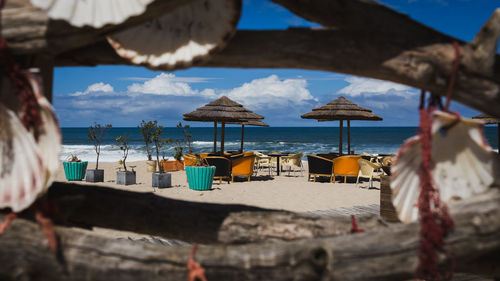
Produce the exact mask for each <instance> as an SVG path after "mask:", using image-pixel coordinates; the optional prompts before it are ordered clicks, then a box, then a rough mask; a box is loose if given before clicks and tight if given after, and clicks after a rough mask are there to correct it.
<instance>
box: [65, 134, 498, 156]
mask: <svg viewBox="0 0 500 281" xmlns="http://www.w3.org/2000/svg"><path fill="white" fill-rule="evenodd" d="M416 130H417V128H415V127H351V150H354V152H355V153H359V154H361V153H363V152H366V153H370V154H390V153H396V152H397V150H398V148H399V147H400V146H401V144H402V143H403V142H404V141H405V140H406V139H407V138H409V137H411V136H413V135H415V132H416ZM190 132H191V134H192V135H193V140H194V141H193V148H194V152H195V153H202V152H211V151H212V149H213V133H214V131H213V127H212V128H210V127H192V128H190ZM62 133H63V150H62V153H61V155H60V159H61V160H65V159H67V158H68V157H69V156H71V155H77V156H78V158H80V159H82V160H83V161H90V162H95V161H96V153H95V151H94V146H93V145H92V144H91V143H90V140H89V139H88V137H87V134H88V128H62ZM125 135H127V136H128V138H129V143H130V151H129V155H128V157H127V161H139V160H147V156H146V152H145V150H144V148H145V145H144V142H143V140H142V135H141V133H140V130H139V129H138V128H135V127H132V128H112V129H110V130H109V133H108V134H107V135H105V136H104V139H103V142H102V146H101V156H100V157H99V161H100V162H115V161H118V160H120V159H121V152H120V151H119V150H118V148H117V147H116V146H115V142H114V140H115V139H116V137H118V136H125ZM485 135H486V139H487V141H488V142H489V144H490V145H491V146H492V147H493V148H494V149H498V147H497V144H498V140H497V136H498V135H497V128H496V126H487V127H485ZM163 137H167V138H171V139H182V138H183V137H184V135H183V133H182V131H181V129H178V128H165V129H164V132H163ZM338 137H339V128H338V127H245V136H244V141H245V142H244V150H245V151H260V152H263V153H267V152H270V151H286V152H292V153H296V152H303V153H304V159H305V155H306V154H317V153H326V152H337V151H338V144H339V141H338ZM240 139H241V127H236V126H234V127H233V126H231V127H226V130H225V142H224V148H225V150H226V151H231V150H238V149H239V148H240ZM218 141H220V127H219V128H218ZM217 147H218V149H219V148H220V143H219V142H218V144H217ZM343 147H344V150H343V151H344V153H345V152H346V151H347V129H346V128H344V145H343ZM164 154H165V156H166V157H168V158H169V159H173V157H172V156H173V154H174V148H173V145H171V144H169V145H166V146H165V147H164ZM160 157H161V155H160Z"/></svg>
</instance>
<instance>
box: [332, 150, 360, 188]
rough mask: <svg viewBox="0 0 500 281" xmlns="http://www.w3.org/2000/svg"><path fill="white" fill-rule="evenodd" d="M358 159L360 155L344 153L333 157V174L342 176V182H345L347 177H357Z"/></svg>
mask: <svg viewBox="0 0 500 281" xmlns="http://www.w3.org/2000/svg"><path fill="white" fill-rule="evenodd" d="M358 159H361V155H345V156H340V157H337V158H335V159H333V162H334V165H333V173H334V176H341V177H344V183H346V182H347V177H357V176H358V173H359V163H358Z"/></svg>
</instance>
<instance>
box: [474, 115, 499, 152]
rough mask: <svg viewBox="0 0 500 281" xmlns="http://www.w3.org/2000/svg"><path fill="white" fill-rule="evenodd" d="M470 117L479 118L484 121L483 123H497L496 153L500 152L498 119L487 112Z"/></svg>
mask: <svg viewBox="0 0 500 281" xmlns="http://www.w3.org/2000/svg"><path fill="white" fill-rule="evenodd" d="M472 119H481V120H482V121H484V123H485V124H497V134H498V153H500V119H497V118H495V117H492V116H490V115H488V114H484V113H482V114H479V115H476V116H474V117H472Z"/></svg>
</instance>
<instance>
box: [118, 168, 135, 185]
mask: <svg viewBox="0 0 500 281" xmlns="http://www.w3.org/2000/svg"><path fill="white" fill-rule="evenodd" d="M116 183H117V184H121V185H130V184H135V172H132V171H118V172H116Z"/></svg>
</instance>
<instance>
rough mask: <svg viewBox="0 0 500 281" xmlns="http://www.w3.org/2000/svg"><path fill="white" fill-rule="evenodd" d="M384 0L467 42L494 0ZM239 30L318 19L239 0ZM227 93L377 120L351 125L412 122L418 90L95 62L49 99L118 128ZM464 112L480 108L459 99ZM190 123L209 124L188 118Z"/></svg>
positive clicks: (291, 109)
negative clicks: (343, 106)
mask: <svg viewBox="0 0 500 281" xmlns="http://www.w3.org/2000/svg"><path fill="white" fill-rule="evenodd" d="M380 2H381V3H383V4H385V5H387V6H389V7H391V8H393V9H395V10H397V11H399V12H402V13H405V14H408V15H409V16H410V17H412V18H413V19H416V20H418V21H420V22H422V23H424V24H425V25H428V26H430V27H432V28H434V29H437V30H439V31H441V32H443V33H446V34H449V35H452V36H455V37H457V38H459V39H462V40H464V41H470V40H472V39H473V38H474V35H475V34H476V32H477V31H478V30H479V29H480V27H481V26H482V25H483V23H484V22H485V21H486V20H487V19H488V18H489V16H490V15H491V13H492V12H493V11H494V9H495V8H497V7H500V5H499V4H498V2H497V1H487V0H474V1H472V0H399V1H395V0H391V1H389V0H383V1H380ZM243 3H244V4H243V11H242V16H241V19H240V22H239V24H238V28H239V29H286V28H287V27H289V26H300V27H309V26H318V25H317V24H315V23H310V22H307V21H305V20H304V19H301V18H299V17H297V16H295V15H293V14H292V13H290V12H288V11H287V10H286V9H284V8H282V7H280V6H278V5H276V4H274V3H272V2H269V1H264V0H244V1H243ZM221 95H227V96H229V97H230V98H232V99H234V100H235V101H237V102H240V103H242V104H243V105H244V106H245V107H247V108H249V109H251V110H253V111H254V112H256V113H259V114H261V115H264V116H265V117H266V118H265V119H264V121H265V122H267V123H269V124H270V125H271V126H336V125H337V124H338V122H322V123H318V122H317V121H314V120H304V119H301V118H300V115H301V114H303V113H306V112H309V111H311V109H312V108H314V107H318V106H321V105H323V104H325V103H328V102H330V101H332V100H333V99H335V98H337V97H338V96H341V95H343V96H345V97H346V98H347V99H349V100H351V101H353V102H355V103H357V104H358V105H360V106H364V107H368V108H370V109H372V110H373V112H374V113H376V114H378V115H380V116H382V117H383V118H384V121H382V122H366V121H365V122H363V121H353V122H352V125H353V126H417V123H418V114H417V110H416V108H417V106H418V96H419V91H418V90H417V89H413V88H410V87H407V86H404V85H398V84H394V83H390V82H385V81H379V80H372V79H366V78H362V77H355V76H349V75H344V74H339V73H331V72H322V71H309V70H297V69H227V68H191V69H187V70H179V71H174V72H161V71H151V70H148V69H146V68H144V67H132V66H98V67H64V68H56V69H55V73H54V106H55V108H56V111H57V113H58V115H59V119H60V123H61V126H63V127H86V126H89V125H90V124H91V123H92V122H94V121H97V122H98V123H111V124H112V125H113V126H115V127H125V126H137V125H138V124H139V123H140V121H141V120H143V119H145V120H153V119H157V120H158V121H159V122H160V123H161V124H162V125H164V126H175V124H177V123H178V122H179V121H181V120H182V114H183V113H186V112H190V111H193V110H195V109H196V108H197V107H200V106H202V105H204V104H206V103H208V102H210V101H211V100H214V99H216V98H218V97H219V96H221ZM452 109H455V110H457V111H459V112H460V113H461V114H463V115H464V116H468V117H470V116H472V115H475V114H477V113H478V112H477V111H475V110H472V109H469V108H467V107H465V106H463V105H460V104H458V103H456V102H454V103H452ZM190 124H191V125H192V126H204V125H205V126H211V124H203V123H197V122H190Z"/></svg>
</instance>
